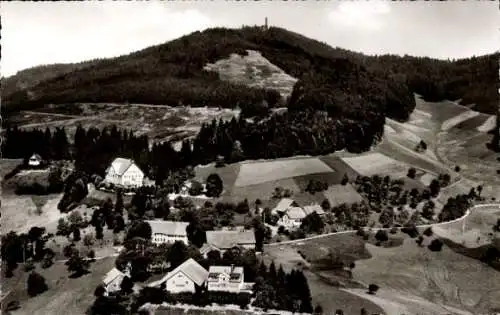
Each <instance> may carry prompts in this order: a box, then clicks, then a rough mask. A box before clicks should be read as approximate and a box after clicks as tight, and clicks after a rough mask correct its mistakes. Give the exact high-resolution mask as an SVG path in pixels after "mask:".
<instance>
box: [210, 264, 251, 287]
mask: <svg viewBox="0 0 500 315" xmlns="http://www.w3.org/2000/svg"><path fill="white" fill-rule="evenodd" d="M243 271H244V270H243V267H236V266H234V265H231V266H210V267H209V269H208V280H207V289H208V291H224V292H231V293H242V292H248V293H251V290H252V287H253V283H245V281H244V272H243Z"/></svg>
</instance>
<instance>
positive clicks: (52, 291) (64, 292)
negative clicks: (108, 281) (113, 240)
mask: <svg viewBox="0 0 500 315" xmlns="http://www.w3.org/2000/svg"><path fill="white" fill-rule="evenodd" d="M113 266H114V258H113V257H109V258H105V259H101V260H98V261H96V262H95V263H92V264H91V267H90V271H91V273H90V274H87V275H84V276H82V277H80V278H76V279H71V278H68V275H69V273H68V271H67V270H66V268H67V267H66V266H65V265H64V263H63V262H56V263H55V264H54V265H53V266H52V267H50V268H48V269H42V268H37V270H36V271H37V272H38V273H40V274H41V275H42V276H43V277H45V279H46V282H47V285H48V287H49V290H48V291H46V292H44V293H42V294H41V295H38V296H36V297H33V298H29V296H28V295H27V293H26V281H27V277H28V275H29V273H27V272H24V271H23V270H22V268H18V270H16V271H15V272H14V277H12V278H8V279H5V280H2V285H5V287H6V288H9V289H10V290H11V294H10V296H9V298H10V299H16V300H18V301H19V302H20V303H21V308H20V309H19V310H16V311H14V312H12V314H13V315H25V314H30V315H46V314H54V315H58V314H85V311H86V309H87V308H88V307H89V306H90V305H91V304H92V302H93V301H94V290H95V288H96V287H97V286H98V285H99V284H100V283H101V281H102V278H103V277H104V275H105V274H106V273H107V272H108V271H109V270H110V269H111V268H113ZM3 281H5V282H3Z"/></svg>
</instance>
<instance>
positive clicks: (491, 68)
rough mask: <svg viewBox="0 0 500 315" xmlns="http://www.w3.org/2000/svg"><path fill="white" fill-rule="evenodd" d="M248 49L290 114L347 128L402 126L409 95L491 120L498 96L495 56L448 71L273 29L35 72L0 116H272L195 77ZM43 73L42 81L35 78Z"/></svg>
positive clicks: (224, 33) (211, 79) (243, 94)
mask: <svg viewBox="0 0 500 315" xmlns="http://www.w3.org/2000/svg"><path fill="white" fill-rule="evenodd" d="M247 49H251V50H257V51H260V52H261V53H262V55H263V56H264V57H265V58H267V59H268V60H269V61H270V62H272V63H273V64H275V65H277V66H278V67H280V68H281V69H283V70H284V71H285V72H286V73H288V74H290V75H292V76H294V77H296V78H298V79H299V82H298V84H297V86H296V89H295V90H294V93H293V94H292V100H291V102H290V103H291V104H290V105H291V106H292V107H293V108H303V107H311V106H312V107H316V108H322V109H326V110H327V111H329V112H330V113H331V114H334V113H341V114H342V115H344V116H349V117H350V118H353V119H361V117H354V116H356V115H358V116H359V115H360V114H359V113H362V114H361V116H363V115H364V113H365V112H368V111H369V112H372V113H373V112H377V113H383V114H385V115H387V116H389V117H392V118H396V119H398V120H404V119H406V118H407V116H408V114H409V113H410V112H411V110H413V108H414V101H413V97H412V92H416V93H419V94H421V95H423V96H424V98H426V99H427V100H441V99H445V98H446V99H452V100H456V99H463V103H465V104H467V103H475V104H476V106H475V107H474V108H475V109H476V110H480V111H482V112H486V113H490V114H495V113H496V108H497V87H496V86H495V85H494V84H492V82H497V70H498V62H497V61H498V55H488V56H483V57H477V58H470V59H463V60H458V61H454V62H450V61H441V60H434V59H429V58H415V57H406V56H405V57H398V56H380V57H372V56H365V55H363V54H360V53H355V52H351V51H347V50H344V49H340V48H332V47H330V46H328V45H326V44H324V43H321V42H318V41H315V40H312V39H309V38H306V37H304V36H302V35H300V34H297V33H293V32H290V31H287V30H285V29H281V28H275V27H271V28H270V29H268V30H267V31H264V30H263V29H262V28H259V27H245V28H242V29H224V28H214V29H208V30H206V31H203V32H195V33H192V34H190V35H186V36H184V37H181V38H179V39H176V40H173V41H170V42H168V43H165V44H161V45H157V46H153V47H149V48H147V49H144V50H141V51H138V52H135V53H132V54H129V55H126V56H121V57H117V58H111V59H103V60H96V61H92V62H88V63H83V66H76V65H73V66H72V65H58V66H46V67H43V68H40V69H38V70H40V71H41V72H40V73H38V74H37V76H36V78H39V79H37V80H35V81H30V84H26V85H25V87H26V88H23V89H19V87H20V86H19V84H17V85H15V86H16V88H18V89H17V90H16V91H13V90H15V89H13V88H12V85H9V84H7V83H8V82H9V80H10V81H11V82H19V81H21V82H22V80H17V81H16V79H15V78H16V76H14V77H11V78H7V79H5V80H2V81H4V82H2V83H3V84H2V94H3V101H4V102H3V104H4V105H5V107H4V110H6V111H7V112H9V111H17V110H19V109H23V108H33V107H36V106H41V105H43V104H46V103H74V102H130V103H149V104H168V105H173V106H176V105H178V104H185V105H191V106H222V107H235V106H239V107H240V108H242V109H243V111H244V112H248V114H249V115H251V114H253V112H254V110H253V109H254V108H255V107H257V108H258V107H259V106H261V105H260V104H262V100H264V99H265V100H266V101H267V103H268V104H269V105H270V106H273V105H275V104H276V103H278V102H279V97H278V95H277V93H276V92H275V91H268V90H267V91H266V90H262V89H259V88H249V87H243V86H239V85H235V84H232V83H229V82H224V81H221V80H219V77H218V75H217V74H216V73H211V72H207V71H203V67H204V66H205V65H206V64H207V63H213V62H216V61H217V60H220V59H223V58H226V57H228V56H229V55H230V54H231V53H239V54H245V53H246V50H247ZM80 65H81V64H80ZM72 67H74V68H72ZM44 69H45V70H46V72H45V73H49V74H47V75H45V76H44V75H42V74H43V73H44ZM20 75H23V73H22V72H21V73H20V74H19V75H18V76H20ZM5 82H7V83H5ZM302 94H304V95H302ZM304 96H305V97H304ZM353 104H354V106H353ZM256 105H257V106H256ZM360 109H361V111H360ZM356 113H358V114H356Z"/></svg>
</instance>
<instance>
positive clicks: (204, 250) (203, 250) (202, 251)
mask: <svg viewBox="0 0 500 315" xmlns="http://www.w3.org/2000/svg"><path fill="white" fill-rule="evenodd" d="M212 250H219V249H218V248H217V246H215V245H212V244H208V243H205V244H203V246H202V247H201V248H200V254H202V255H205V254H206V253H209V252H210V251H212Z"/></svg>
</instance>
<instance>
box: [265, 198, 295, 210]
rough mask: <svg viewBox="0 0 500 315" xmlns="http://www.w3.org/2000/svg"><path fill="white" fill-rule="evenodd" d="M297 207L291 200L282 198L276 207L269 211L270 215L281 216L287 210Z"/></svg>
mask: <svg viewBox="0 0 500 315" xmlns="http://www.w3.org/2000/svg"><path fill="white" fill-rule="evenodd" d="M297 206H298V204H297V203H296V202H295V201H294V200H293V199H290V198H283V199H281V200H280V202H279V203H278V205H277V206H276V207H275V208H273V209H272V210H271V213H272V214H280V213H281V214H283V213H285V212H286V211H288V209H290V208H292V207H297Z"/></svg>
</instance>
